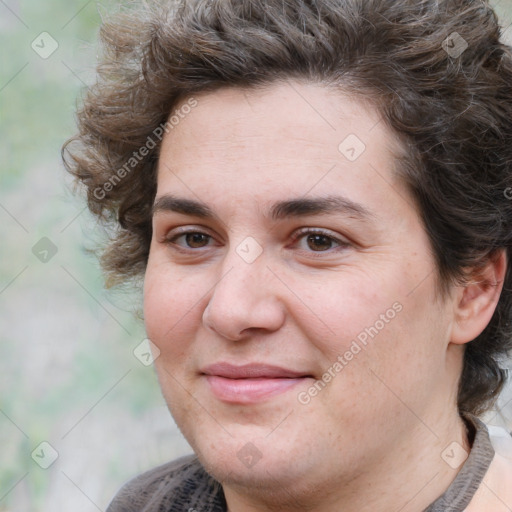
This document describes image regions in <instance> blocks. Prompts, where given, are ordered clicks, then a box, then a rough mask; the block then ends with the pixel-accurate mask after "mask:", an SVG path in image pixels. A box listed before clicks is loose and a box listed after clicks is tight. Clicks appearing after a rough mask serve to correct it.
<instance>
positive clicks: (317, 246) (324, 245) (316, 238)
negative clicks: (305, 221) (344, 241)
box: [307, 235, 333, 251]
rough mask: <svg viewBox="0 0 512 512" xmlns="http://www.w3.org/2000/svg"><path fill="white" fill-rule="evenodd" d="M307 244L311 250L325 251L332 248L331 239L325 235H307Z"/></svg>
mask: <svg viewBox="0 0 512 512" xmlns="http://www.w3.org/2000/svg"><path fill="white" fill-rule="evenodd" d="M307 244H308V247H309V248H310V249H311V250H312V251H327V250H328V249H331V248H332V245H333V239H332V238H331V237H329V236H326V235H308V237H307Z"/></svg>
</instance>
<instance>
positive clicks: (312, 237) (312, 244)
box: [293, 228, 350, 252]
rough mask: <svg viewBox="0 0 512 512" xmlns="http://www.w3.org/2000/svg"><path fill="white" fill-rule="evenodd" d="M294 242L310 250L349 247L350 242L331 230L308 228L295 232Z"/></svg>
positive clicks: (325, 250) (324, 250)
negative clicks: (336, 235) (341, 238)
mask: <svg viewBox="0 0 512 512" xmlns="http://www.w3.org/2000/svg"><path fill="white" fill-rule="evenodd" d="M293 238H294V243H296V244H297V245H298V246H299V248H300V249H302V250H304V251H308V252H311V251H312V252H327V251H329V250H331V249H336V248H343V247H348V246H349V245H350V244H349V243H348V242H346V241H343V240H340V239H339V238H336V237H335V236H333V235H332V233H330V232H329V231H325V230H323V229H311V228H306V229H303V230H299V231H298V232H297V233H295V234H294V237H293Z"/></svg>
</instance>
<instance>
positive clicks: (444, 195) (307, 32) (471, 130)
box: [63, 0, 512, 414]
mask: <svg viewBox="0 0 512 512" xmlns="http://www.w3.org/2000/svg"><path fill="white" fill-rule="evenodd" d="M500 36H501V29H500V27H499V24H498V20H497V17H496V15H495V13H494V12H493V10H492V9H491V7H490V6H489V5H488V3H487V2H485V1H482V0H474V1H473V0H296V1H293V2H289V1H287V0H174V1H165V2H161V3H157V2H153V3H149V5H144V6H141V7H140V8H137V9H135V10H127V11H126V12H122V13H118V14H117V15H115V16H114V18H113V19H112V20H110V21H109V22H107V23H105V24H104V25H103V27H102V29H101V40H102V43H103V47H104V53H103V56H102V58H101V61H100V63H99V65H98V78H97V81H96V83H95V84H94V85H93V86H92V87H91V88H90V89H89V91H88V92H87V94H86V96H85V98H84V102H83V106H82V107H81V109H80V110H79V112H78V125H79V134H78V135H76V136H75V137H73V138H72V139H70V140H69V141H68V142H67V143H66V144H65V146H64V148H63V158H64V161H65V165H66V167H67V169H68V171H69V172H71V173H72V174H73V175H74V176H75V177H76V178H77V180H79V182H81V183H82V184H83V185H85V189H86V191H87V201H88V206H89V209H90V210H91V211H92V212H93V213H94V214H95V215H97V216H98V218H99V219H100V220H101V222H102V223H103V224H104V225H106V226H108V227H110V228H111V239H110V241H109V243H108V244H107V246H106V248H105V250H104V251H103V254H102V265H103V268H104V270H105V272H106V274H107V276H108V279H107V283H108V284H112V283H118V282H123V281H129V280H130V279H131V278H134V277H137V276H139V277H140V276H142V275H143V274H144V271H145V267H146V262H147V259H148V253H149V245H150V240H151V236H152V226H151V212H152V205H153V201H154V197H155V193H156V167H157V161H158V155H159V147H160V141H161V138H162V134H163V131H164V128H165V130H167V131H168V130H169V128H172V126H170V125H169V122H168V120H169V116H170V114H171V113H173V110H174V109H176V107H177V105H183V102H184V101H186V100H187V99H188V103H189V105H190V107H189V108H192V107H193V101H195V100H193V97H194V94H198V93H200V92H201V93H202V92H209V91H214V90H217V89H219V88H222V87H226V86H236V87H262V86H265V85H270V84H272V83H274V82H275V81H277V80H287V79H290V78H297V79H302V80H307V81H311V82H316V83H321V84H324V85H326V86H335V87H336V86H340V87H342V88H343V90H345V91H347V90H348V91H350V92H351V93H353V94H354V95H358V96H359V97H362V98H365V99H370V100H372V101H373V103H374V105H375V107H376V108H377V109H378V111H379V113H380V114H381V115H382V117H383V119H384V121H385V123H387V125H388V126H389V127H390V128H391V129H392V130H393V131H394V133H395V134H396V135H397V136H398V137H399V138H400V140H401V141H402V142H403V145H404V148H406V149H407V157H406V159H405V160H404V161H401V162H400V165H399V172H400V175H401V177H402V179H404V180H405V182H406V183H407V184H408V186H409V187H410V190H411V192H412V194H413V197H414V198H415V200H416V202H417V205H418V206H419V209H420V211H421V215H422V218H423V222H424V225H425V229H426V232H427V233H428V235H429V237H430V241H431V244H432V248H433V253H434V254H435V258H436V262H437V268H438V277H439V283H440V284H441V290H442V291H443V290H444V291H446V290H447V288H448V285H449V284H450V283H453V282H464V279H465V278H466V277H467V276H466V271H467V269H468V268H475V267H476V268H479V267H481V266H482V265H484V264H485V262H486V261H488V259H489V258H492V257H493V256H494V255H495V254H496V253H497V251H500V250H502V249H505V250H506V252H507V259H508V261H510V260H511V256H512V252H511V251H512V249H511V240H512V201H511V200H510V197H511V195H510V194H507V192H506V191H507V190H509V191H510V190H512V189H511V188H510V185H511V180H510V177H511V167H512V87H511V84H512V58H511V50H510V48H509V47H508V46H507V45H505V44H504V43H503V42H501V41H500ZM185 105H186V103H185ZM181 108H183V106H182V107H181ZM175 115H176V116H177V117H176V119H178V117H179V116H181V115H182V114H181V113H180V111H177V112H175ZM166 123H167V124H166ZM511 285H512V272H511V270H510V265H509V268H508V270H507V273H506V278H505V283H504V289H503V292H502V294H501V297H500V300H499V303H498V306H497V309H496V311H495V313H494V316H493V318H492V320H491V322H490V323H489V325H488V326H487V328H486V329H485V330H484V332H483V333H482V334H481V335H480V336H478V337H477V338H476V339H475V340H474V341H472V342H471V343H469V344H467V346H466V350H465V356H464V357H465V359H464V367H463V372H462V376H461V379H460V384H459V395H458V406H459V410H460V411H461V412H469V413H474V414H481V413H482V412H484V411H485V410H487V409H488V408H489V407H490V406H491V405H492V403H493V402H494V401H495V399H496V397H497V396H498V394H499V392H500V390H501V389H502V387H503V385H504V382H505V381H506V370H504V369H502V368H501V367H500V361H501V360H502V359H503V358H504V357H505V356H506V355H508V353H509V351H510V349H511V348H512V323H511V318H512V294H511V293H512V286H511Z"/></svg>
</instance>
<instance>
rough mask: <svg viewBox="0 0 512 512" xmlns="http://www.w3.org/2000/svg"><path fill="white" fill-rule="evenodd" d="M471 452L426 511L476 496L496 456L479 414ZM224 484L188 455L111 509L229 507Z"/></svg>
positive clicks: (458, 509)
mask: <svg viewBox="0 0 512 512" xmlns="http://www.w3.org/2000/svg"><path fill="white" fill-rule="evenodd" d="M465 419H466V424H467V425H468V430H469V431H470V439H471V437H473V442H472V447H471V452H470V454H469V456H468V458H467V459H466V461H465V463H464V465H463V466H462V468H461V470H460V471H459V473H458V474H457V476H456V478H455V480H454V481H453V482H452V484H451V485H450V487H449V488H448V489H447V490H446V492H445V493H444V494H443V495H441V496H440V497H439V498H438V499H436V500H435V501H434V503H432V504H431V505H429V506H428V507H427V508H426V509H425V511H424V512H462V511H463V510H464V509H465V508H466V507H467V506H468V505H469V502H470V501H471V499H472V498H473V496H474V494H475V492H476V490H477V489H478V487H479V485H480V483H481V482H482V480H483V478H484V476H485V473H486V472H487V469H488V468H489V466H490V464H491V461H492V459H493V457H494V449H493V447H492V444H491V441H490V438H489V432H488V430H487V427H486V426H485V424H484V423H482V422H481V421H480V420H479V419H478V418H475V417H469V416H468V417H466V418H465ZM226 510H227V507H226V501H225V499H224V493H223V491H222V487H221V485H220V484H219V483H218V482H217V481H216V480H214V479H213V478H212V477H211V476H210V475H209V474H208V473H207V472H206V471H205V470H204V468H203V467H202V465H201V464H200V462H199V461H198V459H197V457H196V456H194V455H189V456H186V457H182V458H180V459H178V460H175V461H173V462H170V463H167V464H164V465H162V466H159V467H157V468H155V469H152V470H150V471H148V472H146V473H143V474H142V475H139V476H137V477H136V478H134V479H133V480H131V481H130V482H128V483H127V484H126V485H125V486H124V487H123V488H122V489H121V490H120V491H119V493H118V494H117V495H116V496H115V498H114V500H113V501H112V503H111V504H110V505H109V507H108V509H107V512H226Z"/></svg>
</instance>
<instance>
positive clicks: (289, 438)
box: [144, 82, 505, 512]
mask: <svg viewBox="0 0 512 512" xmlns="http://www.w3.org/2000/svg"><path fill="white" fill-rule="evenodd" d="M195 98H196V99H197V102H198V104H197V106H196V107H195V108H194V109H192V111H191V112H190V113H189V114H188V115H187V116H186V117H185V118H184V119H183V120H181V122H180V123H179V124H178V125H177V126H175V127H174V129H173V130H171V131H170V132H169V133H168V134H167V135H166V137H165V138H164V140H163V144H162V149H161V155H160V161H159V168H158V189H157V194H156V201H155V202H156V203H157V204H159V205H160V207H159V208H156V209H155V214H154V217H153V239H152V242H151V248H150V255H149V261H148V266H147V272H146V277H145V288H144V293H145V297H144V308H145V312H144V314H145V322H146V328H147V332H148V336H149V338H150V339H151V340H152V341H153V343H154V344H155V345H156V346H157V347H158V348H159V350H160V356H159V357H158V358H157V359H156V361H155V366H156V369H157V373H158V377H159V381H160V385H161V387H162V391H163V394H164V397H165V399H166V401H167V403H168V405H169V408H170V410H171V412H172V414H173V416H174V418H175V420H176V423H177V424H178V426H179V427H180V429H181V430H182V432H183V434H184V435H185V437H186V439H187V440H188V442H189V443H190V445H191V446H192V448H193V449H194V451H195V452H196V453H197V454H198V456H199V458H200V460H201V462H202V463H203V464H204V465H205V467H206V468H207V469H208V471H209V472H210V473H211V474H212V475H213V476H214V477H215V478H217V479H218V480H219V481H220V482H221V483H222V485H223V489H224V492H225V496H226V500H227V504H228V507H229V510H230V512H250V511H271V510H279V511H292V510H293V511H296V510H314V511H319V512H330V511H339V510H341V508H340V507H341V506H343V511H344V512H351V511H359V512H360V511H366V510H368V511H370V510H371V511H374V512H375V511H383V512H384V511H393V510H396V511H398V510H400V511H402V512H407V511H411V512H412V511H419V510H423V509H424V508H425V507H427V506H428V505H429V504H430V503H431V502H433V501H434V500H435V499H436V498H437V497H438V496H440V495H441V494H442V493H443V492H444V491H445V490H446V489H447V487H448V486H449V485H450V483H451V482H452V481H453V479H454V477H455V476H456V474H457V471H458V468H456V469H453V468H452V467H450V466H449V465H448V464H447V463H446V462H445V461H444V460H443V458H442V457H441V454H442V452H443V450H444V449H445V448H446V447H447V446H448V445H450V443H452V442H457V443H458V444H459V445H460V449H461V450H462V449H465V450H469V449H470V447H469V444H468V440H467V436H466V430H465V426H464V423H463V422H462V420H461V419H460V417H459V415H458V413H457V407H456V391H457V382H458V378H459V375H460V372H461V368H462V366H461V365H462V358H463V346H464V343H466V342H467V341H470V340H471V339H474V337H476V335H478V334H479V332H481V331H482V330H483V328H484V327H485V325H486V324H487V322H488V321H489V320H490V318H491V316H492V312H493V311H494V307H495V305H496V302H497V300H498V299H497V298H498V297H499V292H500V287H499V285H498V286H494V287H492V286H485V285H484V284H482V283H488V282H489V283H492V284H496V283H497V282H499V280H500V278H501V277H502V275H503V272H504V268H505V261H504V256H503V257H501V258H499V259H498V260H496V262H494V263H493V264H490V265H489V267H488V268H487V269H485V270H484V271H483V277H482V276H481V277H482V279H480V280H479V281H478V282H476V284H474V285H471V286H466V287H462V286H458V287H456V286H453V287H452V289H451V291H450V293H449V294H448V295H447V296H446V297H445V298H442V297H441V296H440V295H439V288H438V287H437V286H436V285H437V282H436V273H435V264H434V260H433V257H432V252H431V248H430V243H429V240H428V238H427V235H426V233H425V230H424V227H423V225H422V223H421V220H420V218H419V215H418V211H417V209H416V207H415V205H414V202H413V200H412V197H411V196H410V194H409V192H408V190H407V189H406V188H405V186H404V185H403V184H402V183H401V182H400V181H398V179H397V178H396V177H395V174H394V172H393V169H394V165H395V157H394V154H396V153H397V152H399V151H400V150H401V149H400V145H399V143H398V142H397V140H395V138H394V137H393V136H392V134H391V133H390V130H389V129H388V128H387V127H386V126H385V124H384V123H383V122H379V116H378V114H377V112H376V111H375V110H372V108H371V107H369V106H365V105H363V103H361V101H359V100H357V99H356V98H354V97H350V96H348V95H345V94H343V93H342V92H340V91H334V90H332V89H327V88H326V87H323V86H320V85H314V84H308V83H299V82H293V83H276V84H273V85H272V86H270V87H267V88H266V89H260V90H243V89H239V88H225V89H221V90H218V91H216V92H209V93H204V94H200V95H196V96H195ZM349 134H355V135H356V136H357V137H358V138H359V139H360V140H362V141H363V142H364V144H365V145H366V149H365V151H364V152H363V153H362V154H361V155H360V156H359V158H357V159H356V160H355V161H350V160H349V159H347V158H346V157H345V156H344V155H343V154H342V153H341V152H340V151H339V149H338V146H339V144H340V142H342V141H343V140H344V139H345V138H346V137H347V136H348V135H349ZM171 194H172V196H174V197H179V198H183V199H189V200H194V201H201V202H203V203H205V204H206V205H207V206H208V207H209V208H210V209H211V210H212V211H213V212H214V214H215V218H202V217H199V216H196V215H191V214H184V213H179V212H176V211H172V210H169V209H166V207H164V206H162V205H163V204H164V203H163V202H162V200H161V198H162V197H164V196H166V195H171ZM333 195H343V196H344V197H345V198H347V199H349V200H350V201H352V202H353V203H357V204H358V205H361V207H364V208H365V209H366V210H367V211H368V216H367V217H366V218H360V217H359V216H358V215H356V214H355V213H354V212H350V211H348V212H347V211H339V212H330V213H327V214H325V213H324V214H308V215H303V216H299V217H297V216H295V217H286V218H282V219H279V220H273V219H272V218H270V217H269V216H268V215H267V211H268V210H269V209H270V208H271V206H272V204H274V203H275V202H278V201H285V200H289V199H296V198H302V199H304V198H322V197H327V196H333ZM179 228H187V229H189V230H190V231H191V232H195V233H203V234H204V235H203V236H201V235H196V236H195V237H194V236H192V237H191V236H189V237H186V236H183V235H182V234H181V233H180V231H179ZM303 228H306V229H309V230H310V231H312V232H313V234H314V233H315V232H317V231H318V229H322V230H324V231H325V232H327V235H328V236H329V237H332V238H322V237H321V236H320V238H314V237H313V239H311V237H310V238H309V239H308V235H307V234H301V233H298V231H299V230H302V229H303ZM310 234H311V233H310ZM324 234H325V233H324ZM180 235H182V236H180ZM295 235H297V237H295ZM247 237H252V238H253V239H254V240H256V241H257V243H258V244H259V246H260V247H261V249H262V250H263V252H262V253H261V254H260V255H259V256H258V257H257V258H256V259H255V260H254V261H253V262H252V263H247V262H246V261H244V259H243V258H242V257H241V256H240V253H239V252H237V247H239V246H240V244H242V245H241V246H240V247H244V248H246V249H247V247H248V246H247V245H244V244H243V242H244V241H245V243H246V238H247ZM333 239H334V240H333ZM335 240H339V242H336V241H335ZM250 250H252V249H250ZM394 304H395V307H397V306H396V304H399V305H400V307H399V308H398V309H400V312H398V313H396V315H395V316H394V318H393V319H392V320H390V321H389V322H387V323H385V326H384V327H383V328H382V329H380V330H378V334H377V335H375V336H374V337H373V338H370V340H369V341H368V343H367V345H366V346H365V347H364V348H363V347H362V345H361V348H362V350H360V351H359V352H358V353H357V354H356V355H355V356H354V357H353V358H352V359H351V360H350V361H346V360H345V362H346V364H344V365H343V368H342V370H341V371H338V372H334V377H333V378H332V379H331V380H330V382H328V384H327V385H326V386H325V387H323V388H322V390H321V391H319V392H318V393H317V394H316V396H313V397H310V398H311V400H310V401H309V403H307V404H303V403H301V402H300V401H299V400H298V396H299V394H300V393H301V392H302V393H303V395H302V396H304V392H306V393H307V392H308V390H309V389H310V388H311V386H312V385H314V383H315V381H318V380H321V379H322V376H323V375H324V374H325V372H326V371H327V370H328V369H329V368H331V373H333V372H332V367H333V364H334V363H335V362H336V361H337V360H338V359H337V358H338V356H339V355H343V354H345V353H346V352H347V350H349V348H350V346H351V344H352V342H353V341H354V340H355V339H357V336H358V334H360V333H361V332H363V331H364V330H365V328H368V327H370V326H374V325H376V321H377V320H379V319H380V318H381V315H382V314H385V313H386V312H387V311H389V310H390V309H393V305H394ZM379 325H380V324H379ZM219 361H225V362H229V363H231V364H234V365H243V364H247V363H251V362H260V363H267V364H273V365H278V366H282V367H285V368H289V369H293V370H296V371H299V372H302V373H304V374H308V375H310V377H309V378H304V379H301V380H300V381H299V382H298V383H297V384H296V385H294V386H292V387H291V388H289V389H288V390H287V391H285V392H282V393H280V394H277V395H274V396H271V397H269V398H267V399H264V400H259V401H256V402H255V403H227V402H225V401H223V400H220V399H219V398H218V397H217V396H216V395H215V394H214V393H213V391H212V388H211V386H210V384H209V382H208V379H207V378H206V377H205V376H204V375H203V374H202V373H201V370H202V369H203V368H204V367H205V366H206V365H209V364H212V363H216V362H219ZM338 361H339V360H338ZM247 443H252V445H249V446H250V448H248V447H247ZM244 447H245V448H244ZM240 450H252V451H251V454H252V455H255V454H257V458H259V460H257V462H256V463H255V464H253V465H252V466H251V467H248V466H247V465H244V464H243V461H242V457H240V456H239V455H240V453H239V452H240ZM241 453H242V454H243V453H246V451H242V452H241Z"/></svg>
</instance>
